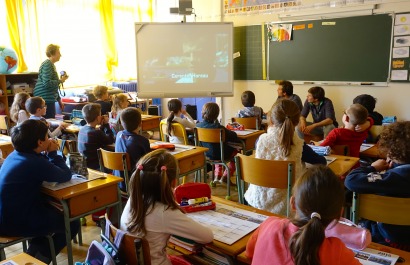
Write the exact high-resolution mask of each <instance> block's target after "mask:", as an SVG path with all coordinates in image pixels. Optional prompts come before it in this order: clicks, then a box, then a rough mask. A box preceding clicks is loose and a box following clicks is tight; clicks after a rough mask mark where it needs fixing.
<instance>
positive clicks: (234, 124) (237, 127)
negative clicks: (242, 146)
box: [226, 122, 245, 131]
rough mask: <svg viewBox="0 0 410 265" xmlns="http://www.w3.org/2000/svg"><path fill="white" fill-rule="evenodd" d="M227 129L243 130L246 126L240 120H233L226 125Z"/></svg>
mask: <svg viewBox="0 0 410 265" xmlns="http://www.w3.org/2000/svg"><path fill="white" fill-rule="evenodd" d="M226 129H228V130H231V131H243V130H245V126H243V125H242V124H240V123H238V122H231V123H228V124H227V125H226Z"/></svg>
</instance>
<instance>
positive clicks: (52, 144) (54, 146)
mask: <svg viewBox="0 0 410 265" xmlns="http://www.w3.org/2000/svg"><path fill="white" fill-rule="evenodd" d="M58 149H60V146H59V145H58V142H57V140H54V139H53V138H49V139H48V146H47V152H48V153H49V152H52V151H57V150H58Z"/></svg>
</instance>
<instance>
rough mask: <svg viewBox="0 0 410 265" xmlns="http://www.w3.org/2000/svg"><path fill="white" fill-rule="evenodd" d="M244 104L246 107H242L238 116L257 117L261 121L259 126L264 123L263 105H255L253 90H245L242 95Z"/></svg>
mask: <svg viewBox="0 0 410 265" xmlns="http://www.w3.org/2000/svg"><path fill="white" fill-rule="evenodd" d="M241 100H242V105H243V106H244V107H245V108H243V109H241V110H240V111H239V112H238V114H237V115H236V117H239V118H246V117H257V118H258V122H259V128H261V125H262V116H263V110H262V108H261V107H257V106H255V94H254V93H253V92H252V91H249V90H247V91H244V92H243V93H242V96H241Z"/></svg>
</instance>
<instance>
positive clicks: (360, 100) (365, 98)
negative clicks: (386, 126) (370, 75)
mask: <svg viewBox="0 0 410 265" xmlns="http://www.w3.org/2000/svg"><path fill="white" fill-rule="evenodd" d="M353 104H360V105H362V106H363V107H365V108H366V109H367V111H368V112H369V113H370V112H373V111H374V108H375V107H376V98H374V97H373V96H371V95H367V94H362V95H359V96H357V97H355V98H354V99H353Z"/></svg>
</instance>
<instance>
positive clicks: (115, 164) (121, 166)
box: [97, 148, 131, 195]
mask: <svg viewBox="0 0 410 265" xmlns="http://www.w3.org/2000/svg"><path fill="white" fill-rule="evenodd" d="M97 153H98V160H99V162H100V171H101V172H104V171H105V169H109V170H120V171H123V172H124V183H125V187H126V192H127V195H129V194H128V193H129V189H128V183H129V181H130V172H129V171H130V169H131V162H130V156H129V154H128V153H120V152H110V151H107V150H104V149H102V148H99V149H98V150H97Z"/></svg>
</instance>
